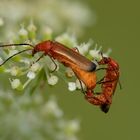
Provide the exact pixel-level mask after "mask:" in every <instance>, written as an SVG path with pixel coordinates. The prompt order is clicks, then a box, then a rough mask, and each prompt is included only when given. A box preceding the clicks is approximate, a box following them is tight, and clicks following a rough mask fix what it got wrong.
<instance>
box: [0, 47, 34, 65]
mask: <svg viewBox="0 0 140 140" xmlns="http://www.w3.org/2000/svg"><path fill="white" fill-rule="evenodd" d="M29 50H32V49H26V50H22V51H20V52H17V53H15V54H13V55H12V56H10V57H8V58H7V59H6V60H5V61H3V62H2V63H1V64H0V66H2V65H4V64H5V63H6V62H7V61H8V60H10V59H11V58H13V57H15V56H16V55H18V54H21V53H23V52H26V51H29Z"/></svg>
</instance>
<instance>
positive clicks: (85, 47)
mask: <svg viewBox="0 0 140 140" xmlns="http://www.w3.org/2000/svg"><path fill="white" fill-rule="evenodd" d="M92 43H93V41H92V40H89V42H87V43H82V44H80V45H78V46H77V48H78V50H79V53H80V54H85V53H87V52H88V50H89V48H90V46H91V44H92Z"/></svg>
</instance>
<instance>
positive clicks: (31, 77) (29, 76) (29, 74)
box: [27, 71, 36, 79]
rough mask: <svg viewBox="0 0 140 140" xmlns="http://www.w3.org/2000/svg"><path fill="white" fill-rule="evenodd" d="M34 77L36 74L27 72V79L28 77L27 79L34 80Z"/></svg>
mask: <svg viewBox="0 0 140 140" xmlns="http://www.w3.org/2000/svg"><path fill="white" fill-rule="evenodd" d="M35 76H36V74H35V73H34V72H33V71H29V72H28V73H27V77H28V78H29V79H34V78H35Z"/></svg>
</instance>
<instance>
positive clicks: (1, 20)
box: [0, 17, 4, 26]
mask: <svg viewBox="0 0 140 140" xmlns="http://www.w3.org/2000/svg"><path fill="white" fill-rule="evenodd" d="M3 25H4V20H3V18H1V17H0V26H3Z"/></svg>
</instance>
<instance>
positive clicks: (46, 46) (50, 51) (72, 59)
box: [0, 40, 96, 90]
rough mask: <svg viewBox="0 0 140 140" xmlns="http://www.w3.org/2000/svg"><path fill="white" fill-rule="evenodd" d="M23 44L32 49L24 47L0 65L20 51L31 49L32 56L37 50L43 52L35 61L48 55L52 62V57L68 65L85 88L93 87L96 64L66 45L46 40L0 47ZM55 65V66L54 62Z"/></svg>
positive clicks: (90, 88)
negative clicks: (34, 43)
mask: <svg viewBox="0 0 140 140" xmlns="http://www.w3.org/2000/svg"><path fill="white" fill-rule="evenodd" d="M23 45H28V46H30V47H32V49H26V50H23V51H20V52H18V53H16V54H14V55H12V56H10V57H9V58H7V59H6V60H5V61H4V62H3V63H2V64H0V66H2V65H3V64H5V63H6V62H7V61H8V60H9V59H11V58H12V57H14V56H16V55H18V54H20V53H23V52H25V51H29V50H32V56H34V55H35V54H36V53H38V52H43V54H42V56H41V57H39V58H38V59H37V61H39V60H40V59H41V58H42V57H43V56H44V55H48V56H49V57H50V58H51V59H52V61H53V62H54V59H56V60H58V61H59V62H61V63H62V64H64V65H65V66H66V67H70V68H71V69H72V70H73V71H74V73H75V75H76V76H77V78H78V79H79V80H80V81H82V82H83V83H84V84H85V85H86V87H87V90H92V89H93V88H94V87H95V85H96V74H95V70H96V64H95V63H93V62H92V61H90V60H89V59H87V58H86V57H84V56H82V55H81V54H79V53H78V52H76V51H75V50H74V49H70V48H67V47H66V46H64V45H63V44H61V43H59V42H56V41H50V40H48V41H44V42H41V43H39V44H37V45H35V46H34V45H31V44H28V43H22V44H6V45H0V47H8V46H23ZM54 64H55V62H54ZM55 66H56V68H57V65H56V64H55ZM56 68H55V69H56ZM87 79H88V80H87Z"/></svg>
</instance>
